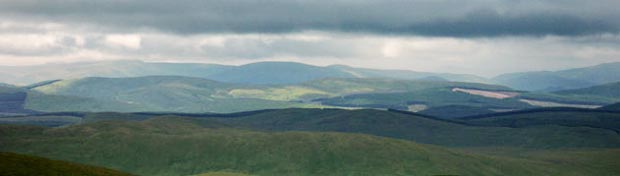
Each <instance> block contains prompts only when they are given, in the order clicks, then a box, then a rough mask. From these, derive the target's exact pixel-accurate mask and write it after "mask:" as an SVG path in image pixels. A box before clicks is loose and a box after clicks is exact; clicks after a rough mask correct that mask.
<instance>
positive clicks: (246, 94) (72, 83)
mask: <svg viewBox="0 0 620 176" xmlns="http://www.w3.org/2000/svg"><path fill="white" fill-rule="evenodd" d="M450 87H470V88H478V89H490V90H505V89H508V88H506V87H503V86H496V85H485V84H476V83H458V82H436V81H402V80H390V79H358V78H351V79H346V78H341V79H336V78H330V79H322V80H316V81H310V82H307V83H303V84H299V85H270V86H268V85H263V86H256V85H254V86H248V85H238V84H228V83H221V82H216V81H211V80H206V79H200V78H191V77H179V76H149V77H137V78H84V79H75V80H63V81H57V82H53V83H51V84H44V85H42V86H39V87H35V88H33V89H34V90H35V91H39V92H41V93H38V92H32V93H31V95H29V98H28V101H27V103H26V106H28V107H29V108H32V109H36V110H41V111H119V112H129V111H133V112H136V111H175V112H220V113H226V112H238V111H248V110H258V109H272V108H287V107H322V106H321V105H317V104H314V103H302V102H307V101H308V100H312V99H316V98H327V97H337V96H340V95H347V94H354V93H368V92H375V93H376V92H395V91H396V92H402V91H422V92H420V93H418V94H420V95H424V96H423V97H410V96H409V97H405V98H407V99H406V100H403V101H414V100H417V98H420V99H423V100H426V99H430V100H428V101H432V102H439V101H443V100H444V99H446V98H447V99H449V98H452V99H459V96H458V95H452V94H449V95H444V94H443V93H439V94H440V95H444V96H437V95H435V94H433V95H428V93H425V92H423V90H429V89H439V88H442V89H448V88H450ZM416 95H417V94H416ZM451 96H456V97H451ZM399 98H401V99H402V98H403V97H399ZM372 101H378V103H381V105H383V106H394V105H393V104H394V102H393V101H384V100H382V99H381V98H378V99H373V100H372ZM54 102H58V103H54ZM496 102H499V101H492V102H491V103H496ZM398 103H400V101H399V102H398ZM449 103H459V102H449ZM449 103H448V104H449ZM486 103H487V104H488V102H486ZM334 104H336V103H334ZM401 104H402V103H401ZM401 104H398V105H401ZM470 104H471V103H470ZM485 105H486V104H485Z"/></svg>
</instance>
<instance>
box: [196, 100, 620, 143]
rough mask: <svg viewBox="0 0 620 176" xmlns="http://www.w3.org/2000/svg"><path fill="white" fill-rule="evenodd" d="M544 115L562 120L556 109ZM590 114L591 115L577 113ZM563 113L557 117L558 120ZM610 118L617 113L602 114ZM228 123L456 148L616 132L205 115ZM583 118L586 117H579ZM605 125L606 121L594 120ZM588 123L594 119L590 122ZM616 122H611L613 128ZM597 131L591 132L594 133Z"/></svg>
mask: <svg viewBox="0 0 620 176" xmlns="http://www.w3.org/2000/svg"><path fill="white" fill-rule="evenodd" d="M558 114H559V115H558V116H555V115H556V114H555V113H551V114H547V116H551V117H556V118H558V119H557V122H562V121H564V118H563V116H561V115H562V114H561V113H558ZM580 116H594V117H593V118H592V119H594V118H598V116H597V115H596V114H587V113H585V114H580ZM560 117H562V118H560ZM604 118H607V119H608V120H611V121H613V120H615V119H619V118H620V114H606V115H605V116H604ZM208 119H209V120H216V121H217V122H219V123H224V124H228V125H232V126H241V127H245V128H251V129H260V130H270V131H300V130H301V131H333V132H351V133H364V134H372V135H377V136H385V137H393V138H400V139H408V140H412V141H416V142H420V143H426V144H435V145H442V146H457V147H481V146H511V147H528V148H567V147H568V148H574V147H618V146H620V136H619V135H618V133H617V132H616V131H614V130H610V129H608V128H593V126H592V124H588V123H584V124H577V125H571V126H563V125H562V124H561V123H548V124H541V125H538V126H534V125H532V126H522V127H519V126H518V127H505V126H502V125H499V124H497V125H473V124H468V123H467V122H461V121H446V120H441V119H434V118H428V117H422V116H417V115H411V114H406V113H401V112H392V111H380V110H369V109H366V110H338V109H325V110H320V109H283V110H273V111H265V112H261V113H253V114H249V115H245V116H239V117H235V118H208ZM584 121H586V120H584ZM597 122H598V124H599V125H601V126H605V127H607V125H615V123H614V124H606V123H607V121H597ZM592 123H596V121H595V122H592ZM615 127H616V126H614V128H615ZM593 134H596V135H593Z"/></svg>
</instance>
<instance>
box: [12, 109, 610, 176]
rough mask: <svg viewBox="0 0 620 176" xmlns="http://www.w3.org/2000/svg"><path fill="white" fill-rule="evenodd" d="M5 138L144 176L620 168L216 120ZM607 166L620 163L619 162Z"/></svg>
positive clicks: (24, 132)
mask: <svg viewBox="0 0 620 176" xmlns="http://www.w3.org/2000/svg"><path fill="white" fill-rule="evenodd" d="M338 111H342V112H345V111H343V110H338ZM283 113H284V112H283ZM314 113H316V112H312V113H311V114H314ZM361 113H364V114H367V113H368V112H367V111H360V114H361ZM273 119H276V118H273ZM322 119H325V118H322ZM0 134H2V135H0V140H2V141H4V143H3V145H0V150H1V151H12V152H19V153H27V154H32V155H38V156H44V157H49V158H54V159H63V160H68V161H73V162H79V163H85V164H93V165H101V166H106V167H109V168H114V169H118V170H121V171H126V172H130V173H134V174H141V175H191V174H202V173H213V172H232V173H244V174H256V175H358V174H369V175H591V174H611V173H614V171H615V169H617V168H615V167H613V165H611V166H604V165H601V166H600V167H596V166H589V165H571V164H564V162H561V161H556V160H549V161H545V160H529V159H520V158H508V157H498V156H493V157H489V156H485V155H478V154H472V153H466V152H459V151H456V150H452V149H446V148H442V147H437V146H430V145H423V144H417V143H414V142H410V141H405V140H396V139H390V138H383V137H376V136H369V135H363V134H347V133H333V132H259V131H252V130H244V129H236V128H229V127H228V126H227V125H224V124H219V123H217V122H213V121H210V119H195V118H194V119H188V118H178V117H156V118H151V119H149V120H144V121H119V120H115V121H100V122H94V123H87V124H82V125H74V126H70V127H65V128H37V127H28V126H5V125H4V126H0ZM608 153H609V154H612V155H617V153H616V152H615V151H610V152H608ZM609 156H611V155H609ZM583 157H584V158H586V157H590V156H583ZM600 159H603V161H602V162H605V161H607V162H614V161H615V159H614V158H613V157H612V158H600ZM565 160H567V161H568V160H569V159H565Z"/></svg>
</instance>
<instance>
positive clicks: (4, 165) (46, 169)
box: [0, 152, 131, 176]
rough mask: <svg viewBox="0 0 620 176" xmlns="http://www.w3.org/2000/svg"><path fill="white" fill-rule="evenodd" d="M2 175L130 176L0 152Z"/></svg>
mask: <svg viewBox="0 0 620 176" xmlns="http://www.w3.org/2000/svg"><path fill="white" fill-rule="evenodd" d="M0 175H6V176H31V175H38V176H56V175H71V176H78V175H80V176H129V175H131V174H127V173H122V172H119V171H115V170H111V169H106V168H101V167H95V166H88V165H83V164H78V163H72V162H66V161H58V160H50V159H46V158H41V157H36V156H28V155H20V154H16V153H7V152H0Z"/></svg>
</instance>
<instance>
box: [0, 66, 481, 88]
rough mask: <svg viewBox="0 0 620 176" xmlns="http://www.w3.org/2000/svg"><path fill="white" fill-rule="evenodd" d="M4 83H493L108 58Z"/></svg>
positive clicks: (30, 69)
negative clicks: (150, 79)
mask: <svg viewBox="0 0 620 176" xmlns="http://www.w3.org/2000/svg"><path fill="white" fill-rule="evenodd" d="M0 75H2V76H1V77H0V82H4V83H9V84H17V85H28V84H34V83H38V82H42V81H48V80H56V79H76V78H84V77H141V76H160V75H169V76H188V77H197V78H206V79H211V80H216V81H221V82H229V83H243V84H296V83H302V82H306V81H310V80H314V79H321V78H392V79H407V80H415V79H423V78H427V77H429V76H434V77H439V78H442V79H446V80H450V81H462V82H482V83H489V81H488V79H485V78H482V77H479V76H474V75H464V74H446V73H428V72H415V71H408V70H378V69H365V68H354V67H348V66H339V65H335V66H327V67H321V66H313V65H307V64H302V63H295V62H258V63H252V64H246V65H241V66H229V65H218V64H200V63H149V62H142V61H107V62H87V63H72V64H46V65H35V66H19V67H7V66H2V67H0Z"/></svg>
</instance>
